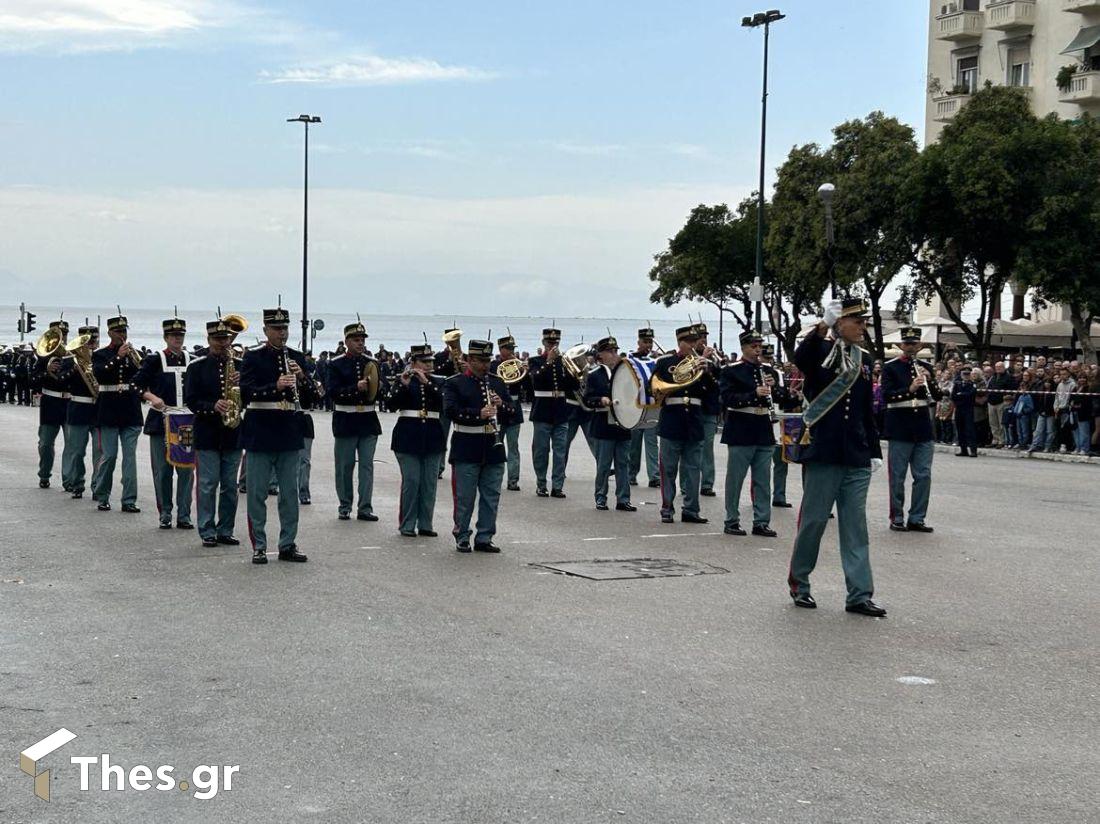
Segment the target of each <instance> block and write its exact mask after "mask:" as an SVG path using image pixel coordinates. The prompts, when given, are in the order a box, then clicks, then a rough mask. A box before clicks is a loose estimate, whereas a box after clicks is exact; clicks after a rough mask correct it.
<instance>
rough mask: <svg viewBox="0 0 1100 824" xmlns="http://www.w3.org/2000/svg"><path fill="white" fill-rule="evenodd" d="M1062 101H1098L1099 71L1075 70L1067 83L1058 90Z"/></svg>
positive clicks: (1099, 87)
mask: <svg viewBox="0 0 1100 824" xmlns="http://www.w3.org/2000/svg"><path fill="white" fill-rule="evenodd" d="M1058 99H1059V100H1060V101H1061V102H1063V103H1081V104H1089V103H1100V71H1088V72H1077V73H1076V74H1074V75H1072V76H1071V77H1070V79H1069V85H1068V86H1067V87H1066V88H1064V89H1059V90H1058Z"/></svg>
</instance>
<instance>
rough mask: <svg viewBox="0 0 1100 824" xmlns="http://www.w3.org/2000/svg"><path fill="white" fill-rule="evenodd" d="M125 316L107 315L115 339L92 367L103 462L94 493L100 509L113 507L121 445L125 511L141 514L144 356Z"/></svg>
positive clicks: (94, 481) (94, 480)
mask: <svg viewBox="0 0 1100 824" xmlns="http://www.w3.org/2000/svg"><path fill="white" fill-rule="evenodd" d="M128 335H129V323H128V322H127V320H126V317H125V316H124V315H119V316H118V317H113V318H108V319H107V336H108V337H109V338H110V340H111V342H110V343H109V344H107V346H104V347H103V348H102V349H98V350H96V352H95V354H94V355H92V371H93V373H94V374H95V379H96V380H97V381H98V382H99V403H98V410H99V419H98V421H97V425H98V427H99V443H100V445H99V449H100V452H99V462H98V463H97V464H96V468H95V475H94V476H93V478H92V497H93V498H95V500H96V501H97V502H98V504H99V506H98V509H99V510H100V511H101V512H106V511H108V510H110V508H111V487H112V485H113V481H114V477H113V476H114V472H115V463H116V462H117V460H118V454H119V448H120V445H121V450H122V511H123V512H141V510H140V509H139V508H138V505H137V442H138V436H139V435H141V425H142V420H141V397H140V395H139V394H138V390H137V387H135V386H134V384H133V380H134V376H135V375H136V374H137V371H138V367H139V366H140V363H141V356H140V355H138V353H137V350H136V349H134V347H133V346H132V345H131V344H130V343H129V341H128V340H127V337H128Z"/></svg>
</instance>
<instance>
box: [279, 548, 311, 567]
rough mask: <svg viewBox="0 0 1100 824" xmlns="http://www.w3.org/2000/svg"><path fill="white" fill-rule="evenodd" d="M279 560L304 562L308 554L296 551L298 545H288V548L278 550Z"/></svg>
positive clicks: (307, 558)
mask: <svg viewBox="0 0 1100 824" xmlns="http://www.w3.org/2000/svg"><path fill="white" fill-rule="evenodd" d="M279 560H280V561H294V562H295V563H299V564H302V563H305V562H306V561H308V560H309V556H308V555H305V554H303V553H301V552H299V551H298V547H297V546H296V545H294V544H291V545H290V548H289V549H280V550H279Z"/></svg>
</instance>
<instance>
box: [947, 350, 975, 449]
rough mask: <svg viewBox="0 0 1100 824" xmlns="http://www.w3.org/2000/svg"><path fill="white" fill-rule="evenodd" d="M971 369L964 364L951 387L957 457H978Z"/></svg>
mask: <svg viewBox="0 0 1100 824" xmlns="http://www.w3.org/2000/svg"><path fill="white" fill-rule="evenodd" d="M971 373H972V370H971V369H970V367H969V366H964V367H963V368H962V370H961V371H960V373H959V377H958V378H956V379H955V382H954V384H953V385H952V387H951V400H952V401H954V402H955V429H956V432H957V434H958V442H959V451H958V452H956V453H955V457H957V458H966V457H970V458H976V457H978V433H977V428H976V426H975V424H974V400H975V398H976V397H977V393H978V385H977V384H976V383H975V382H974V380H973V378H972V377H971Z"/></svg>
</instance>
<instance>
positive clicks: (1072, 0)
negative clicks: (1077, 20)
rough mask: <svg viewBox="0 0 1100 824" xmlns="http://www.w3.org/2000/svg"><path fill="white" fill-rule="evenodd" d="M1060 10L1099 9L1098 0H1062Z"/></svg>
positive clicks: (1086, 10) (1099, 1) (1099, 2)
mask: <svg viewBox="0 0 1100 824" xmlns="http://www.w3.org/2000/svg"><path fill="white" fill-rule="evenodd" d="M1062 11H1077V12H1089V11H1100V0H1062Z"/></svg>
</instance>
